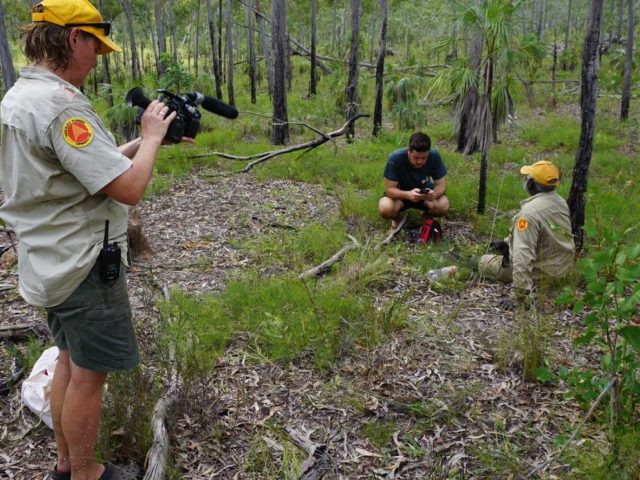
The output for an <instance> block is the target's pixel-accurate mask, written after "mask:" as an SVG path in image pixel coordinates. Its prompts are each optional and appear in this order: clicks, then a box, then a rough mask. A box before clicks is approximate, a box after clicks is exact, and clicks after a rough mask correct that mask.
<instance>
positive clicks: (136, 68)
mask: <svg viewBox="0 0 640 480" xmlns="http://www.w3.org/2000/svg"><path fill="white" fill-rule="evenodd" d="M120 4H121V5H122V8H123V9H124V14H125V18H126V19H127V30H128V32H129V45H130V47H131V76H132V77H133V79H134V80H138V79H139V78H140V60H139V58H138V48H137V47H136V35H135V30H134V27H133V5H132V3H131V0H120Z"/></svg>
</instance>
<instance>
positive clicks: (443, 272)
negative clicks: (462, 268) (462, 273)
mask: <svg viewBox="0 0 640 480" xmlns="http://www.w3.org/2000/svg"><path fill="white" fill-rule="evenodd" d="M457 271H458V269H457V268H456V266H455V265H450V266H448V267H442V268H437V269H435V270H429V271H428V272H427V278H428V279H429V281H430V282H437V281H438V280H442V279H445V278H453V277H455V276H456V272H457Z"/></svg>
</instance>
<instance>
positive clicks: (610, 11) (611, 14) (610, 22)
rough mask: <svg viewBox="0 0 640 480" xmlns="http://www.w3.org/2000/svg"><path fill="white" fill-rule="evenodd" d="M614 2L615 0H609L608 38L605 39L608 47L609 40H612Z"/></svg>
mask: <svg viewBox="0 0 640 480" xmlns="http://www.w3.org/2000/svg"><path fill="white" fill-rule="evenodd" d="M615 2H616V0H609V18H608V20H609V38H608V39H607V42H608V44H609V47H611V42H613V7H614V5H615Z"/></svg>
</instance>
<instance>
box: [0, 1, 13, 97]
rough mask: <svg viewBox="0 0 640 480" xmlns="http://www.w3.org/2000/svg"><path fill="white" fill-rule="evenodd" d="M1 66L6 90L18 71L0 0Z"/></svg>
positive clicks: (11, 84) (10, 85)
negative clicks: (12, 56)
mask: <svg viewBox="0 0 640 480" xmlns="http://www.w3.org/2000/svg"><path fill="white" fill-rule="evenodd" d="M0 68H1V69H2V83H3V85H4V91H5V92H6V91H7V90H9V89H10V88H11V87H12V86H13V84H14V83H16V71H15V70H14V68H13V60H12V59H11V49H10V48H9V41H8V40H7V31H6V29H5V28H4V13H3V10H2V1H1V0H0Z"/></svg>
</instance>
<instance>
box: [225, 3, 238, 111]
mask: <svg viewBox="0 0 640 480" xmlns="http://www.w3.org/2000/svg"><path fill="white" fill-rule="evenodd" d="M231 7H232V4H231V0H227V8H225V12H224V16H225V50H226V53H227V93H228V95H229V105H232V106H235V104H236V96H235V92H234V90H233V27H232V25H231V14H232V8H231Z"/></svg>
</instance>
